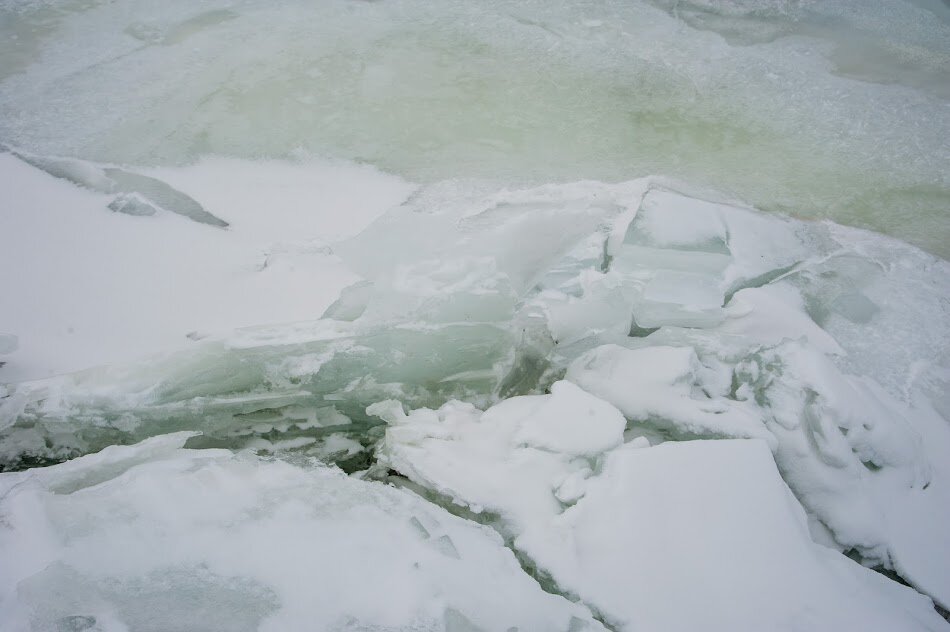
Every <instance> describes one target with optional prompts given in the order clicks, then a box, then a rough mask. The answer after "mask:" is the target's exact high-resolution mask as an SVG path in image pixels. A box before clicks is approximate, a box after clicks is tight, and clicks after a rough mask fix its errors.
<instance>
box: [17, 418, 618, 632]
mask: <svg viewBox="0 0 950 632" xmlns="http://www.w3.org/2000/svg"><path fill="white" fill-rule="evenodd" d="M188 436H189V435H188V433H182V434H178V435H165V436H162V437H157V438H153V439H150V440H148V441H146V442H144V443H142V444H138V445H135V446H131V447H111V448H108V449H106V450H104V451H103V452H102V453H99V454H95V455H90V456H86V457H83V458H81V459H77V460H75V461H72V462H70V463H66V464H62V465H58V466H54V467H51V468H47V469H41V470H33V471H30V472H23V473H17V474H4V475H0V489H2V501H0V515H2V516H3V525H4V526H3V529H2V530H0V556H2V558H3V559H4V564H3V565H2V566H0V627H3V629H4V630H10V631H11V632H14V631H20V630H34V631H37V632H39V631H44V632H45V631H50V632H53V631H58V630H63V629H88V630H101V631H102V632H113V631H116V632H117V631H119V630H172V629H188V630H222V629H227V630H249V631H250V630H260V631H262V632H263V631H266V630H289V629H320V630H365V629H374V630H396V629H417V630H432V631H437V630H438V631H442V630H444V631H447V632H459V631H468V630H477V629H482V630H505V629H510V628H512V627H516V628H518V629H521V630H542V629H543V630H562V631H565V632H566V631H567V630H571V631H578V630H603V627H602V626H601V625H600V624H599V623H597V622H596V621H594V620H593V619H592V618H591V616H590V614H589V612H588V611H587V610H586V609H585V608H583V607H582V606H579V605H576V604H573V603H571V602H569V601H568V600H566V599H564V598H562V597H559V596H556V595H551V594H548V593H545V592H544V591H542V590H541V588H540V587H539V586H538V584H537V583H536V582H535V581H534V580H533V579H531V578H530V577H529V576H528V575H526V574H525V573H524V571H523V570H522V569H521V567H520V566H519V565H518V562H517V561H516V560H515V557H514V556H513V555H512V554H511V552H510V551H509V550H507V549H506V548H504V546H503V545H502V541H501V538H500V537H498V536H497V535H496V534H495V533H494V532H493V531H491V530H489V529H487V528H485V527H480V526H478V525H475V524H474V523H471V522H466V521H464V520H461V519H459V518H456V517H454V516H452V515H450V514H449V513H447V512H445V511H443V510H441V509H439V508H438V507H435V506H433V505H431V504H429V503H426V502H424V501H423V500H421V499H419V498H417V497H415V496H414V495H412V494H409V493H407V492H404V491H400V490H396V489H393V488H391V487H387V486H384V485H381V484H379V483H371V482H363V481H359V480H355V479H352V478H347V477H345V476H343V475H342V474H341V473H340V472H338V471H333V470H328V469H325V468H323V467H321V466H319V465H313V464H305V465H291V464H288V463H286V462H281V461H265V460H261V459H258V458H256V457H253V456H250V455H247V454H238V455H235V454H232V453H231V452H229V451H224V450H197V451H196V450H182V449H180V448H181V445H182V444H183V443H184V441H185V439H186V438H188Z"/></svg>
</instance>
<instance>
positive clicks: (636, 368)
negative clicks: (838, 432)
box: [566, 345, 775, 445]
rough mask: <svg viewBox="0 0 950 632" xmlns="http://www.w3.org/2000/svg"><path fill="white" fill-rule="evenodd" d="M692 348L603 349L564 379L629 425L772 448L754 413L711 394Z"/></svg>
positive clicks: (586, 357)
mask: <svg viewBox="0 0 950 632" xmlns="http://www.w3.org/2000/svg"><path fill="white" fill-rule="evenodd" d="M708 372H710V369H708V368H706V367H704V366H703V365H702V364H700V361H699V358H698V357H697V355H696V352H695V351H694V350H693V349H691V348H689V347H665V346H655V347H654V346H650V347H645V348H642V349H625V348H623V347H619V346H617V345H605V346H602V347H598V348H596V349H593V350H591V351H590V352H588V353H587V354H585V355H583V356H581V357H580V358H578V359H577V360H575V361H574V363H573V364H571V366H570V368H569V369H568V372H567V376H566V378H567V379H568V380H570V381H572V382H574V383H576V384H578V385H579V386H580V387H581V388H584V389H585V390H587V391H589V392H591V393H593V394H594V395H597V396H599V397H602V398H603V399H605V400H606V401H609V402H610V403H612V404H614V405H615V406H617V408H618V409H620V411H621V412H622V413H623V414H624V415H625V416H626V417H627V418H628V419H630V420H632V421H636V422H640V423H648V424H654V425H656V426H658V427H661V428H665V429H668V430H673V431H675V432H676V433H677V434H679V435H680V436H685V437H691V436H693V437H695V436H701V437H708V436H714V437H736V438H761V439H765V440H766V441H767V442H769V443H771V444H772V445H774V443H775V438H774V437H773V436H772V435H771V433H770V432H769V431H768V430H767V429H766V427H765V425H764V423H763V419H762V417H761V416H760V413H759V411H758V410H756V409H755V407H753V406H751V405H748V404H746V403H744V402H737V401H733V400H730V399H728V398H726V397H723V396H722V395H720V394H718V393H716V392H715V391H714V390H713V389H712V388H710V386H711V384H710V382H711V380H709V379H704V378H703V374H704V373H708Z"/></svg>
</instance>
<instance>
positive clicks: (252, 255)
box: [0, 153, 412, 382]
mask: <svg viewBox="0 0 950 632" xmlns="http://www.w3.org/2000/svg"><path fill="white" fill-rule="evenodd" d="M90 168H94V169H98V167H94V166H90ZM155 175H157V176H160V177H161V178H162V180H160V181H161V182H168V183H169V184H170V185H172V186H177V187H178V190H180V191H185V192H187V193H190V194H191V195H192V196H194V197H195V198H197V199H200V200H201V205H202V206H203V207H204V208H205V209H207V211H208V212H210V213H213V214H214V215H215V216H218V217H221V218H224V219H226V220H227V221H228V222H229V224H230V226H229V228H228V229H227V230H221V229H220V228H211V227H209V226H205V225H201V224H198V223H195V222H192V221H189V220H186V219H183V218H181V217H178V216H176V215H174V214H168V213H159V214H157V215H154V216H151V217H133V216H129V215H124V214H122V213H113V212H111V211H109V210H107V208H106V207H107V206H108V204H109V203H110V199H111V196H109V195H106V194H102V193H99V192H96V191H92V190H88V189H84V188H79V187H77V186H75V185H73V184H71V183H69V182H68V181H66V180H62V179H58V178H53V177H51V176H50V175H48V174H46V173H43V172H42V171H40V170H38V169H35V168H33V167H31V166H30V165H28V164H26V163H24V162H22V161H20V160H18V159H17V158H16V157H15V156H14V155H12V154H9V153H3V154H0V189H2V190H3V191H4V192H5V198H4V203H3V205H2V207H0V252H2V255H0V256H2V259H0V260H2V266H0V287H2V288H3V305H4V308H3V310H2V313H0V331H4V332H9V333H10V334H14V335H16V336H17V337H18V338H19V350H17V351H15V352H9V351H6V352H5V353H7V355H5V356H4V362H5V364H4V366H2V367H0V380H3V381H4V382H19V381H23V380H30V379H36V378H41V377H48V376H50V375H54V374H59V373H65V372H69V371H75V370H78V369H83V368H87V367H89V366H95V365H100V364H115V363H121V362H130V361H132V360H136V359H138V358H141V357H142V356H145V355H148V354H153V353H157V352H168V351H174V350H177V349H183V348H187V347H188V346H190V345H191V344H192V342H191V340H189V339H188V338H187V337H186V336H188V335H189V334H191V335H192V337H202V336H207V335H209V334H213V333H218V332H227V331H230V330H232V329H235V328H238V327H245V326H249V325H261V324H267V323H280V322H288V321H297V320H312V319H315V318H317V317H319V316H320V314H321V313H322V312H323V311H324V310H325V309H326V307H327V306H329V305H330V304H331V303H332V302H333V301H334V300H335V299H336V298H337V296H338V294H339V292H340V290H342V289H343V288H344V287H346V286H347V285H349V284H351V283H353V282H354V281H356V280H358V277H357V276H356V275H355V274H353V273H352V272H351V271H350V270H349V269H347V268H346V267H345V266H344V265H342V264H341V262H340V261H339V259H337V258H336V257H334V256H333V254H332V250H331V249H330V247H329V244H331V243H332V242H334V241H337V240H339V239H342V238H344V237H347V236H349V235H352V234H354V233H356V232H359V231H360V230H361V229H362V228H363V227H365V226H366V225H368V224H369V223H371V222H372V221H373V220H374V219H375V218H376V217H377V216H378V215H380V214H382V213H383V212H384V211H385V210H386V209H387V208H388V207H389V206H392V205H397V204H399V203H400V202H402V200H403V199H404V198H405V197H406V196H407V195H408V194H409V192H410V191H411V190H412V186H411V185H409V184H407V183H405V182H403V181H401V180H399V179H398V178H395V177H392V176H388V175H384V174H381V173H379V172H377V171H375V170H373V169H370V168H366V167H359V166H355V165H347V164H344V163H320V162H313V163H302V164H290V163H278V162H272V163H256V162H243V161H236V160H225V159H208V160H206V161H204V162H202V163H200V164H198V165H195V166H192V167H187V168H181V169H166V170H161V171H160V172H155ZM222 181H227V182H229V183H231V184H230V185H229V186H228V187H221V186H220V182H222ZM165 186H168V185H165ZM40 244H42V247H38V246H39V245H40ZM249 297H253V300H249Z"/></svg>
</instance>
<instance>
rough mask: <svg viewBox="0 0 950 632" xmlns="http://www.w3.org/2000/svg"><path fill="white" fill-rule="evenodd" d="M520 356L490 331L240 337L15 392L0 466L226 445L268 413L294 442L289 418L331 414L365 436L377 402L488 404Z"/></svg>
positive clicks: (351, 327)
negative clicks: (174, 446)
mask: <svg viewBox="0 0 950 632" xmlns="http://www.w3.org/2000/svg"><path fill="white" fill-rule="evenodd" d="M517 346H518V345H517V340H516V339H514V338H513V334H512V332H511V331H509V330H508V329H506V328H504V327H500V326H497V325H492V324H485V323H473V324H448V325H432V326H412V325H409V324H407V325H402V326H395V325H372V326H364V325H362V324H360V323H356V324H348V323H339V322H333V321H317V322H316V323H312V324H310V325H300V326H297V327H294V326H283V327H267V328H256V329H250V330H244V331H241V332H237V333H236V334H235V335H233V336H231V337H230V338H229V339H226V340H220V339H219V340H213V339H209V340H204V341H199V342H198V343H196V345H195V346H194V347H192V348H191V349H188V350H184V351H181V352H178V353H176V354H172V355H170V356H167V357H165V358H162V359H158V360H154V361H152V362H149V363H143V364H139V365H134V366H127V367H106V368H101V369H93V370H88V371H83V372H79V373H76V374H71V375H66V376H61V377H57V378H52V379H49V380H41V381H38V382H35V383H22V384H17V385H12V386H11V387H10V388H9V391H10V392H9V395H8V397H6V398H4V399H3V400H0V437H2V438H3V444H4V449H3V450H2V451H0V462H2V464H3V466H4V467H5V468H10V467H18V464H28V463H29V462H31V461H30V459H62V458H65V457H69V456H76V455H77V454H82V453H84V452H87V451H89V450H95V449H99V448H101V447H103V446H104V445H108V444H110V443H128V442H130V441H135V440H139V439H142V438H144V437H147V436H152V435H154V434H158V433H162V432H170V431H174V430H181V429H200V430H202V431H203V432H204V433H205V435H206V436H207V437H212V438H216V439H218V440H222V441H229V440H231V439H234V438H235V437H239V436H244V434H242V433H241V432H240V431H242V429H246V428H251V429H252V430H253V428H254V425H255V423H253V422H254V421H255V420H249V419H248V417H247V415H248V414H250V413H255V412H257V413H260V412H261V411H263V412H264V413H266V411H268V410H269V409H276V410H277V411H279V414H278V417H280V418H281V419H280V420H278V421H280V423H288V424H291V426H294V427H297V428H298V430H294V431H293V432H294V433H296V434H290V435H288V436H299V435H300V433H301V432H298V431H302V432H303V433H304V434H306V432H305V431H306V430H307V429H306V428H299V423H300V422H301V420H303V421H306V420H307V419H308V418H309V417H307V415H306V414H304V413H302V412H293V411H294V410H297V411H306V410H310V411H315V410H320V409H323V408H326V407H329V406H332V407H333V408H334V409H336V410H338V411H339V412H340V413H342V414H343V415H346V417H348V418H349V419H350V420H351V421H352V423H353V424H355V426H354V428H353V430H354V432H357V431H365V429H366V427H367V424H369V425H372V424H375V423H377V422H375V421H373V420H372V419H370V418H367V417H366V415H365V413H364V409H365V407H366V406H368V405H369V404H371V403H373V402H375V401H379V400H381V399H386V398H389V397H399V398H402V399H405V400H406V401H407V402H409V403H411V404H412V405H418V406H425V405H439V404H441V403H442V402H444V401H446V400H448V399H451V398H453V397H457V398H468V399H472V400H473V401H486V400H488V399H491V398H492V397H493V396H494V395H493V394H495V393H497V392H498V390H499V389H500V388H501V384H503V383H504V381H505V377H506V375H507V374H508V373H510V372H512V371H513V370H514V369H515V367H514V364H515V362H516V354H515V349H516V348H517ZM531 386H533V384H530V385H528V386H527V387H528V388H530V387H531ZM256 421H257V422H261V423H263V422H265V421H266V422H268V423H271V422H270V421H268V420H262V419H258V420H256ZM271 430H272V429H268V430H266V431H264V432H265V433H268V432H271ZM291 430H293V428H290V429H286V428H285V429H284V430H283V432H290V431H291ZM276 431H277V433H278V434H279V433H280V432H282V431H281V428H279V427H278V428H277V430H276ZM255 432H260V431H255ZM236 433H237V434H236ZM235 440H236V439H235ZM243 440H244V439H242V441H243ZM226 445H235V444H234V443H233V442H231V443H226ZM24 459H27V460H26V461H24Z"/></svg>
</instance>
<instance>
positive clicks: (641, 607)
mask: <svg viewBox="0 0 950 632" xmlns="http://www.w3.org/2000/svg"><path fill="white" fill-rule="evenodd" d="M558 391H559V393H563V391H564V389H563V388H562V389H558ZM559 393H555V394H553V395H551V396H549V397H550V398H551V399H550V400H547V401H545V400H541V399H540V398H515V399H512V400H508V401H506V402H503V403H502V404H500V405H498V406H495V407H493V408H492V409H490V410H488V411H486V412H485V413H484V414H479V412H478V411H477V410H475V409H473V408H471V407H466V406H464V405H462V404H448V405H446V406H444V407H443V408H442V409H440V410H438V411H433V410H417V411H413V412H411V413H410V414H409V415H406V414H405V413H403V411H402V409H401V407H400V406H398V405H396V404H394V403H388V404H384V405H378V406H376V407H371V412H377V413H378V414H381V415H383V416H384V417H386V418H387V421H388V422H389V423H390V427H389V428H388V429H387V432H386V439H385V441H384V447H383V449H382V455H381V456H382V459H383V462H384V463H385V464H387V465H388V466H389V467H392V468H394V469H396V470H397V471H398V472H400V473H402V474H404V475H406V476H408V477H409V478H410V479H411V480H412V481H413V482H415V483H417V484H420V485H422V486H424V487H426V488H428V489H430V490H432V491H434V492H438V493H439V494H441V495H442V496H444V497H446V498H447V499H449V500H451V501H452V502H454V503H459V504H463V505H465V506H467V507H468V508H469V509H471V510H473V511H476V512H481V511H489V512H491V513H492V514H496V515H498V517H499V519H500V523H499V525H500V528H501V529H502V530H503V532H504V533H506V534H507V535H508V536H509V537H511V538H512V541H513V542H514V546H515V547H516V548H517V549H518V550H519V551H520V552H521V554H522V555H525V556H527V558H528V559H530V560H531V563H532V564H534V565H536V566H537V567H538V568H539V569H540V570H541V571H542V572H543V573H544V574H545V576H546V577H549V578H550V581H551V582H552V583H553V584H554V585H555V586H556V587H557V589H558V590H559V591H566V592H569V593H572V594H574V595H577V596H578V597H579V598H580V599H581V601H582V602H583V603H586V604H589V605H590V606H592V607H593V608H594V609H596V611H597V612H599V613H600V615H601V616H602V617H603V618H604V619H605V620H606V621H607V622H608V623H609V624H610V625H611V626H612V627H613V628H614V629H619V630H627V629H630V630H632V629H641V628H645V629H656V630H694V629H698V628H711V629H771V628H774V627H777V626H779V627H781V626H790V629H800V630H812V629H828V630H834V629H840V627H841V626H847V625H852V624H854V623H855V622H858V625H860V626H861V627H862V628H867V629H876V630H882V631H883V630H891V629H908V630H911V629H933V630H938V629H944V624H943V622H942V620H941V619H940V617H939V616H938V615H937V614H936V612H935V611H934V610H933V608H932V604H931V602H930V600H929V599H927V598H925V597H922V596H920V595H918V594H916V593H914V592H913V591H912V590H910V589H908V588H905V587H903V586H900V585H898V584H896V583H894V582H891V581H889V580H887V579H886V578H884V577H882V576H880V575H878V574H876V573H874V572H872V571H869V570H867V569H864V568H862V567H861V566H859V565H858V564H855V563H854V562H852V561H850V560H848V559H847V558H845V557H843V556H841V555H840V554H839V553H837V552H836V551H833V550H831V549H826V548H824V547H822V546H820V545H817V544H815V543H813V542H812V541H811V539H810V536H809V532H808V528H807V525H806V519H805V514H804V512H803V511H802V509H801V507H800V505H799V504H798V503H797V501H796V500H795V499H794V497H793V496H792V495H791V494H790V493H789V492H788V489H787V488H786V487H785V484H784V483H783V481H782V479H781V478H780V477H779V475H778V472H777V471H776V468H775V465H774V462H773V460H772V458H771V455H770V454H769V451H768V449H767V447H766V446H765V445H764V444H763V443H761V442H758V441H738V440H733V441H716V442H710V441H696V442H685V443H668V444H664V445H661V446H659V447H655V448H644V447H642V445H641V442H637V443H636V444H631V445H627V446H623V447H620V448H614V449H609V446H605V447H608V452H607V453H606V455H605V457H602V458H601V459H598V462H600V463H601V465H600V466H599V467H598V469H597V471H596V473H592V472H591V470H590V469H588V468H586V467H585V466H580V467H579V466H578V465H576V464H574V463H573V462H572V461H571V460H569V459H568V458H567V456H568V455H566V454H563V453H559V452H548V451H544V452H538V451H535V450H533V449H531V447H530V446H525V447H521V448H519V447H514V448H513V443H512V442H513V439H516V438H517V437H518V434H517V432H518V429H519V428H521V429H523V428H524V427H525V425H527V424H531V423H534V422H535V421H536V420H541V419H543V418H544V416H543V415H542V411H544V410H545V409H546V408H548V407H549V406H550V405H552V404H554V403H555V402H556V401H557V400H556V399H555V398H558V397H559ZM546 404H547V405H549V406H545V405H546ZM608 411H609V408H608V409H603V411H602V413H601V414H603V415H605V416H606V418H611V417H612V415H611V414H610V413H609V412H608ZM572 418H573V419H574V423H576V424H577V425H578V431H580V429H581V427H586V425H587V423H586V422H587V421H588V420H586V419H585V417H584V416H583V415H580V416H578V415H574V416H572ZM525 420H527V421H525ZM564 421H565V423H566V422H567V417H565V420H564ZM522 432H523V430H522ZM514 445H515V446H517V443H515V444H514ZM552 490H553V494H554V496H555V498H552V497H551V496H552ZM555 500H556V502H555ZM684 602H685V603H688V604H689V607H683V604H684Z"/></svg>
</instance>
